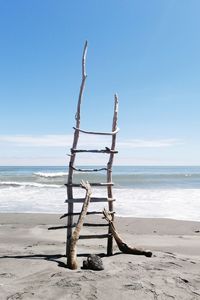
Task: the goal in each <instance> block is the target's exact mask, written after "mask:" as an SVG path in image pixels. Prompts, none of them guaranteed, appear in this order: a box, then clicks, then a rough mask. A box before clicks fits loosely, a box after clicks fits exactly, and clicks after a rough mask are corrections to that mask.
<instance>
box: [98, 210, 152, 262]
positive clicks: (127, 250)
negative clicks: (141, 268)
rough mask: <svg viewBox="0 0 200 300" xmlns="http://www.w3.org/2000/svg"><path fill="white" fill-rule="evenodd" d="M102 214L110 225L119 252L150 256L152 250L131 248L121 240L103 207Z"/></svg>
mask: <svg viewBox="0 0 200 300" xmlns="http://www.w3.org/2000/svg"><path fill="white" fill-rule="evenodd" d="M103 215H104V217H105V219H106V221H107V222H108V223H109V225H110V230H111V233H112V235H113V236H114V239H115V241H116V243H117V246H118V248H119V250H120V251H121V252H123V253H126V254H135V255H145V256H147V257H151V256H152V252H151V251H149V250H143V249H137V248H131V247H129V246H128V245H127V244H125V243H124V242H123V240H122V239H121V237H120V236H119V234H118V232H117V230H116V229H115V226H114V223H113V221H112V217H111V215H109V213H108V212H107V211H106V209H105V208H104V210H103Z"/></svg>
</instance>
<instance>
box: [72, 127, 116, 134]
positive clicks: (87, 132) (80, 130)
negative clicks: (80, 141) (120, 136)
mask: <svg viewBox="0 0 200 300" xmlns="http://www.w3.org/2000/svg"><path fill="white" fill-rule="evenodd" d="M73 129H74V130H78V131H79V132H82V133H86V134H96V135H114V134H116V133H118V131H119V128H117V129H116V130H115V131H111V132H96V131H86V130H83V129H80V128H76V127H73Z"/></svg>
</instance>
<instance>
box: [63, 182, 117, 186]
mask: <svg viewBox="0 0 200 300" xmlns="http://www.w3.org/2000/svg"><path fill="white" fill-rule="evenodd" d="M90 185H91V186H113V185H114V183H113V182H105V183H100V182H93V183H90ZM65 186H71V187H82V186H81V184H80V183H65Z"/></svg>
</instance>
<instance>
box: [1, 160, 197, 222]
mask: <svg viewBox="0 0 200 300" xmlns="http://www.w3.org/2000/svg"><path fill="white" fill-rule="evenodd" d="M90 167H91V166H87V168H90ZM83 168H86V167H83ZM91 168H98V167H96V166H92V167H91ZM67 176H68V169H67V167H0V212H29V213H65V212H66V211H67V204H66V203H65V199H66V198H67V193H66V187H65V186H64V184H65V183H66V182H67ZM81 179H83V180H88V181H89V182H106V172H104V171H101V172H95V173H79V172H75V174H74V182H76V183H80V181H81ZM113 182H114V183H115V185H114V187H113V194H114V198H115V199H116V201H115V202H114V208H115V211H116V214H117V215H118V216H124V217H151V218H173V219H180V220H195V221H200V167H188V166H187V167H184V166H182V167H158V166H152V167H150V166H148V167H147V166H115V167H113ZM84 193H85V192H84V190H82V189H80V188H75V189H74V197H84ZM92 193H93V197H106V187H101V188H92ZM90 206H91V209H99V210H101V209H103V207H106V206H107V204H106V203H91V204H90ZM80 208H81V207H80V204H75V211H79V210H80Z"/></svg>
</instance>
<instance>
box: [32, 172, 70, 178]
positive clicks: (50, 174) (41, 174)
mask: <svg viewBox="0 0 200 300" xmlns="http://www.w3.org/2000/svg"><path fill="white" fill-rule="evenodd" d="M33 175H35V176H40V177H45V178H55V177H63V176H67V175H68V173H67V172H55V173H50V172H49V173H47V172H36V173H33Z"/></svg>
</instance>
